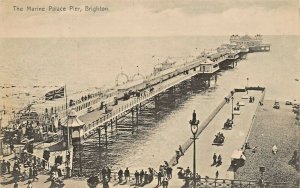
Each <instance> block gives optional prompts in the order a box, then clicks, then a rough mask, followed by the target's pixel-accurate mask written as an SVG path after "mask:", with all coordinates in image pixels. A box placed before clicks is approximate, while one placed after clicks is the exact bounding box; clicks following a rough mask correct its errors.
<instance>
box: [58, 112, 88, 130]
mask: <svg viewBox="0 0 300 188" xmlns="http://www.w3.org/2000/svg"><path fill="white" fill-rule="evenodd" d="M84 125H85V123H84V122H82V121H81V120H80V119H79V118H78V117H77V113H76V111H75V110H71V111H70V113H69V115H68V119H67V120H66V121H65V122H64V124H63V126H64V127H81V126H84Z"/></svg>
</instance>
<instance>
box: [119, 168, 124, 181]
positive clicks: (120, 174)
mask: <svg viewBox="0 0 300 188" xmlns="http://www.w3.org/2000/svg"><path fill="white" fill-rule="evenodd" d="M122 177H123V170H122V169H120V170H119V172H118V178H119V183H121V182H122Z"/></svg>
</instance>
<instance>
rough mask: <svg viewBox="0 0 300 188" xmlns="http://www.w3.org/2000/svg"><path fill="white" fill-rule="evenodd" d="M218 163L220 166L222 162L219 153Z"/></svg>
mask: <svg viewBox="0 0 300 188" xmlns="http://www.w3.org/2000/svg"><path fill="white" fill-rule="evenodd" d="M217 163H218V165H219V166H220V165H221V164H222V157H221V154H220V155H219V156H218V162H217Z"/></svg>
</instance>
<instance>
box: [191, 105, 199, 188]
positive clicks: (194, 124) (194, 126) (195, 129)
mask: <svg viewBox="0 0 300 188" xmlns="http://www.w3.org/2000/svg"><path fill="white" fill-rule="evenodd" d="M190 125H191V132H192V134H193V138H191V139H193V141H194V157H193V187H194V188H196V139H197V138H196V134H197V132H198V125H199V120H197V119H196V112H195V110H194V112H193V119H192V120H190Z"/></svg>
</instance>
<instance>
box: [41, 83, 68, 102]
mask: <svg viewBox="0 0 300 188" xmlns="http://www.w3.org/2000/svg"><path fill="white" fill-rule="evenodd" d="M64 96H65V87H64V86H62V87H61V88H59V89H56V90H53V91H49V92H48V93H46V94H45V100H48V101H52V100H54V99H59V98H63V97H64Z"/></svg>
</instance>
